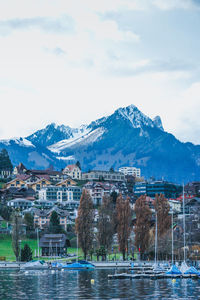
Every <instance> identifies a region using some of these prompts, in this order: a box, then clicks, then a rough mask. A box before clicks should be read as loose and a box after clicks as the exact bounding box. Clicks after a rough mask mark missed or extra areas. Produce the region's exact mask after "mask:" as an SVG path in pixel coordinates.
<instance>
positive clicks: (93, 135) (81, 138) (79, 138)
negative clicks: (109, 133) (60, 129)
mask: <svg viewBox="0 0 200 300" xmlns="http://www.w3.org/2000/svg"><path fill="white" fill-rule="evenodd" d="M104 132H105V129H104V128H102V127H99V128H97V129H95V130H92V131H91V129H89V128H88V127H86V128H85V129H84V130H82V131H77V133H74V136H73V137H72V138H69V139H66V140H62V141H60V142H58V143H56V144H53V145H51V146H49V147H48V149H49V150H50V151H52V152H54V153H60V152H61V151H62V150H64V149H66V148H71V147H73V146H75V145H76V147H79V146H85V145H88V144H92V143H94V142H95V141H96V140H97V139H98V138H99V137H101V136H102V134H103V133H104Z"/></svg>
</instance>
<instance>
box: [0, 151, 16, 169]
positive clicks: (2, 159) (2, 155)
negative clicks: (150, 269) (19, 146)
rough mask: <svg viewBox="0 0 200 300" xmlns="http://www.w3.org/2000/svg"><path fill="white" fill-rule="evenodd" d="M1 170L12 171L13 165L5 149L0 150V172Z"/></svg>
mask: <svg viewBox="0 0 200 300" xmlns="http://www.w3.org/2000/svg"><path fill="white" fill-rule="evenodd" d="M1 170H8V171H10V172H12V170H13V165H12V163H11V160H10V158H9V155H8V152H7V150H6V149H2V150H1V152H0V171H1Z"/></svg>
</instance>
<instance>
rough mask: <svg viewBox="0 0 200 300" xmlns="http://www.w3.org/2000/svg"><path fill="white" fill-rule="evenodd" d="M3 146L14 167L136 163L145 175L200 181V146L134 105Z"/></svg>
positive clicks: (53, 127) (94, 166) (100, 166)
mask: <svg viewBox="0 0 200 300" xmlns="http://www.w3.org/2000/svg"><path fill="white" fill-rule="evenodd" d="M0 148H6V149H7V150H8V152H9V155H10V157H11V160H12V162H13V164H14V165H16V164H17V163H19V162H23V163H24V164H25V165H26V166H27V167H29V168H36V167H37V168H45V167H48V165H49V164H53V165H54V166H55V167H56V168H61V167H65V166H66V164H68V163H70V162H72V161H73V162H75V161H77V160H79V161H80V163H81V166H82V169H83V170H84V171H87V170H88V169H101V170H108V169H109V168H110V167H111V166H112V167H114V169H116V170H117V169H118V168H119V167H122V166H136V167H140V168H141V171H142V174H143V175H144V176H145V177H150V176H154V177H156V178H162V177H164V178H165V179H168V180H173V181H176V182H181V181H183V180H184V181H187V180H188V181H189V180H190V181H191V180H197V179H198V176H199V173H200V146H195V145H193V144H192V143H182V142H180V141H179V140H177V139H176V138H175V137H174V136H173V135H172V134H170V133H167V132H166V131H164V129H163V126H162V121H161V119H160V117H159V116H157V117H155V118H154V119H151V118H149V117H148V116H146V115H145V114H143V113H142V112H141V111H140V110H139V109H138V108H137V107H136V106H134V105H130V106H128V107H125V108H119V109H117V110H116V111H115V112H114V113H113V114H111V115H110V116H106V117H103V118H101V119H98V120H96V121H93V122H91V123H90V124H89V125H82V126H80V127H79V128H71V127H69V126H65V125H56V124H55V123H52V124H50V125H48V126H46V127H45V128H44V129H41V130H38V131H36V132H35V133H33V134H32V135H30V136H28V137H26V138H19V139H12V140H2V141H0Z"/></svg>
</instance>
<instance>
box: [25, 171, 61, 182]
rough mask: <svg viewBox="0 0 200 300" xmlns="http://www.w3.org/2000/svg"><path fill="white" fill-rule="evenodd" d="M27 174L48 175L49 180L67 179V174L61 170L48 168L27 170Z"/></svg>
mask: <svg viewBox="0 0 200 300" xmlns="http://www.w3.org/2000/svg"><path fill="white" fill-rule="evenodd" d="M26 174H28V175H35V176H40V177H43V178H45V176H48V178H49V180H50V181H52V182H54V183H56V182H59V181H61V180H63V179H65V176H64V175H63V173H62V172H60V171H54V170H51V169H46V170H27V171H26Z"/></svg>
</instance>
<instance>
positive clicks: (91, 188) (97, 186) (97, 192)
mask: <svg viewBox="0 0 200 300" xmlns="http://www.w3.org/2000/svg"><path fill="white" fill-rule="evenodd" d="M84 188H85V189H86V190H87V191H88V192H89V194H90V196H91V198H92V201H93V203H94V204H95V205H97V206H98V205H101V203H102V200H103V197H104V196H105V195H107V196H109V195H110V194H111V193H112V192H114V191H117V192H119V190H118V189H116V186H115V185H114V184H111V183H108V182H88V183H86V184H85V185H84Z"/></svg>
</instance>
